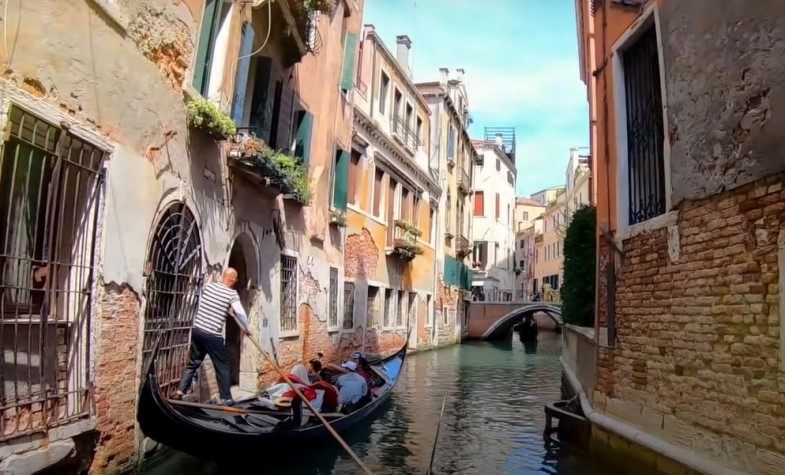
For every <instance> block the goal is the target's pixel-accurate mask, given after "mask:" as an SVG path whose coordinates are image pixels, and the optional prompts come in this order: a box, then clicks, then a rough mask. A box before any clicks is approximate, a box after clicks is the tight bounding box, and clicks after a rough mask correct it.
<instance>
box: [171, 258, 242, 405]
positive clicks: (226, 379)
mask: <svg viewBox="0 0 785 475" xmlns="http://www.w3.org/2000/svg"><path fill="white" fill-rule="evenodd" d="M236 283H237V271H236V270H234V269H233V268H231V267H227V268H226V270H224V271H223V274H221V280H220V281H219V282H211V283H209V284H207V285H206V286H205V287H204V289H203V290H202V294H201V296H200V298H199V308H198V309H197V311H196V317H195V318H194V326H193V330H192V331H191V351H190V354H189V355H188V365H187V366H186V367H185V371H184V372H183V375H182V378H181V379H180V386H179V388H178V391H177V393H176V395H175V397H176V398H182V397H183V396H184V395H185V393H186V391H188V389H189V388H190V387H191V381H192V380H193V377H194V374H196V370H197V369H199V366H201V364H202V361H204V357H205V356H207V355H210V360H211V361H212V362H213V367H214V368H215V379H216V380H217V382H218V392H219V397H220V400H219V401H218V404H221V405H229V404H231V403H232V402H233V401H232V393H231V391H230V387H231V382H230V376H229V358H228V356H227V354H226V347H225V346H224V339H223V336H222V335H223V329H224V324H225V323H226V317H227V316H229V315H230V313H229V312H230V311H234V315H235V317H236V318H237V321H238V323H239V324H240V325H239V326H240V328H241V330H242V331H243V332H244V333H246V334H250V330H249V329H248V317H247V315H246V313H245V310H244V309H243V306H242V304H241V303H240V296H239V295H237V291H235V290H234V289H233V288H232V287H234V284H236Z"/></svg>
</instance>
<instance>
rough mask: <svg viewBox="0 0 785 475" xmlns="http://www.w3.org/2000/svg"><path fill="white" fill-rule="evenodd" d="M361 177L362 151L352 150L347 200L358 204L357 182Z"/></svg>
mask: <svg viewBox="0 0 785 475" xmlns="http://www.w3.org/2000/svg"><path fill="white" fill-rule="evenodd" d="M359 179H360V152H358V151H357V150H352V156H351V158H350V160H349V181H348V183H347V190H346V195H347V202H349V203H351V204H357V184H358V183H357V182H358V180H359Z"/></svg>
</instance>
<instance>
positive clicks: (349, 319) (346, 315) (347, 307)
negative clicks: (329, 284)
mask: <svg viewBox="0 0 785 475" xmlns="http://www.w3.org/2000/svg"><path fill="white" fill-rule="evenodd" d="M343 328H344V330H351V329H352V328H354V284H353V283H351V282H344V284H343Z"/></svg>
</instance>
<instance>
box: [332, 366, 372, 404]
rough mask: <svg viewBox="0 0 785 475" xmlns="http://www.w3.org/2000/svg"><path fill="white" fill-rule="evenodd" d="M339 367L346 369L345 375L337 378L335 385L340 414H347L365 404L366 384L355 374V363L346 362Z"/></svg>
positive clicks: (363, 379)
mask: <svg viewBox="0 0 785 475" xmlns="http://www.w3.org/2000/svg"><path fill="white" fill-rule="evenodd" d="M341 367H342V368H344V369H346V373H344V374H342V375H340V376H338V379H337V380H336V381H335V385H336V386H338V402H339V403H340V405H341V412H343V413H345V414H348V413H350V412H352V411H353V410H354V409H356V408H358V407H360V406H362V405H363V404H364V402H367V395H368V383H367V382H366V381H365V378H363V377H362V376H360V375H359V374H358V373H357V363H355V362H354V361H346V362H345V363H342V364H341Z"/></svg>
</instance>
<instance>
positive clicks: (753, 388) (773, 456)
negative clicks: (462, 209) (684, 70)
mask: <svg viewBox="0 0 785 475" xmlns="http://www.w3.org/2000/svg"><path fill="white" fill-rule="evenodd" d="M783 181H785V176H784V175H782V174H781V175H777V176H774V177H771V178H769V179H765V180H761V181H758V182H756V183H753V184H750V185H747V186H744V187H742V188H740V189H738V190H735V191H732V192H726V193H722V194H720V195H718V196H715V197H713V198H710V199H707V200H703V201H699V202H695V203H686V204H684V205H682V207H681V209H680V211H679V217H678V237H679V242H678V246H677V247H675V249H678V250H676V251H675V252H674V244H675V243H671V252H672V255H669V246H668V244H669V243H668V234H669V232H668V230H667V229H658V230H654V231H649V232H644V233H642V234H639V235H636V236H634V237H632V238H629V239H627V240H625V241H624V243H623V244H624V246H623V252H624V256H623V259H622V261H621V267H620V270H619V274H618V293H617V298H616V302H617V326H618V342H617V347H616V348H614V349H602V350H601V351H600V369H599V371H598V374H599V375H600V378H599V381H598V390H599V391H600V392H601V393H602V394H601V396H602V395H604V396H605V398H608V400H607V402H605V401H602V402H601V403H600V406H605V407H606V409H607V410H608V411H610V412H616V414H617V415H619V416H621V417H624V418H627V419H632V420H633V421H635V422H636V423H639V424H641V425H648V426H649V427H648V428H649V429H650V430H652V431H655V432H658V433H659V432H660V431H661V432H662V435H663V436H664V437H665V438H667V439H670V440H671V441H673V442H675V443H678V444H681V445H685V446H687V447H689V448H691V449H694V450H696V451H698V452H701V453H702V454H703V455H704V456H707V457H710V458H713V459H715V460H717V461H719V462H720V463H723V464H726V465H729V466H735V467H738V468H742V469H745V470H754V471H763V472H767V471H769V470H770V469H771V467H772V466H773V465H771V463H772V461H775V462H776V463H778V464H780V465H779V466H780V468H781V467H782V466H785V465H783V464H785V455H783V454H785V377H784V376H783V374H782V373H781V372H780V370H779V353H778V352H779V337H780V327H779V324H780V316H779V315H780V314H779V308H778V296H779V294H778V292H779V288H778V285H777V282H778V272H779V270H778V264H777V252H778V245H777V242H778V238H780V242H782V238H781V237H780V236H781V235H782V234H783V233H785V230H783V226H785V189H784V188H783ZM671 239H673V230H671ZM611 398H612V399H613V400H612V399H611ZM774 466H776V465H774Z"/></svg>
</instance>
